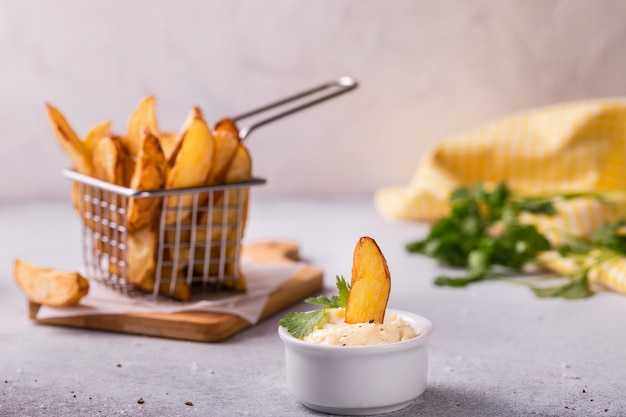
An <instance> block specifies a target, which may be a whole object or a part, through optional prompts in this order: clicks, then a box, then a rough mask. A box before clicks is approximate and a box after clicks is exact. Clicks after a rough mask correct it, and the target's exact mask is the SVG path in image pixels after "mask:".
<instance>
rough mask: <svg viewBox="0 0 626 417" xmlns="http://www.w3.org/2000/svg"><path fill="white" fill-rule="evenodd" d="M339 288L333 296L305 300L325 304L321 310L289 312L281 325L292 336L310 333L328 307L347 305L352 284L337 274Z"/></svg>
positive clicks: (309, 302)
mask: <svg viewBox="0 0 626 417" xmlns="http://www.w3.org/2000/svg"><path fill="white" fill-rule="evenodd" d="M336 285H337V290H338V295H333V296H332V297H330V298H329V297H326V296H323V295H320V296H318V297H309V298H307V299H305V300H304V302H305V303H308V304H315V305H321V306H324V307H323V308H321V309H319V310H313V311H306V312H293V313H288V314H287V315H286V316H285V317H283V318H282V319H280V321H279V322H278V324H279V325H281V326H283V327H284V328H286V329H287V331H288V332H289V333H291V335H292V336H294V337H297V338H298V339H302V338H303V337H305V336H307V335H308V334H310V333H311V332H312V331H313V329H315V328H316V327H317V326H318V325H319V324H320V322H321V321H322V319H323V318H324V313H325V312H326V309H327V308H340V307H345V306H346V302H347V300H348V292H349V291H350V284H348V283H347V282H346V280H345V279H344V278H343V276H339V275H337V283H336Z"/></svg>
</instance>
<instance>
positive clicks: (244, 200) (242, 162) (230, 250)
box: [195, 143, 252, 291]
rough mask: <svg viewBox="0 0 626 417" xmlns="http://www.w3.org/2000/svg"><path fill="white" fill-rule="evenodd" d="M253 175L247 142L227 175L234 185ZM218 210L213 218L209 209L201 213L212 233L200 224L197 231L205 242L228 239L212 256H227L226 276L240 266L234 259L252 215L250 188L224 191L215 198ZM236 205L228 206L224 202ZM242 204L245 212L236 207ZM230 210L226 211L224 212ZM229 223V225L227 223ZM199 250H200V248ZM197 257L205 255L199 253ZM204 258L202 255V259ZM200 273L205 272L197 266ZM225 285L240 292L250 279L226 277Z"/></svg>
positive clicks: (197, 238) (204, 223)
mask: <svg viewBox="0 0 626 417" xmlns="http://www.w3.org/2000/svg"><path fill="white" fill-rule="evenodd" d="M251 178H252V159H251V158H250V153H249V152H248V149H247V148H246V146H245V145H244V144H243V143H240V144H239V146H238V147H237V151H236V153H235V157H234V158H233V161H232V162H231V164H230V166H229V168H228V171H227V173H226V176H225V182H226V183H229V184H232V183H237V182H243V181H248V180H250V179H251ZM215 200H216V201H215V203H214V209H213V212H212V217H211V219H209V218H208V212H202V213H201V215H200V216H199V220H198V223H199V224H201V225H206V224H208V222H209V221H210V222H211V235H210V236H207V229H206V227H199V228H197V231H196V241H198V242H202V241H206V240H209V241H211V242H214V243H215V242H221V241H224V242H226V243H225V245H226V246H225V247H223V245H222V244H220V245H216V246H214V247H212V248H211V249H210V250H211V258H212V259H220V257H221V255H222V254H224V255H225V256H226V263H225V265H224V273H225V274H226V275H232V274H233V273H234V272H235V269H236V265H235V263H234V261H233V259H234V257H235V242H237V241H238V240H240V239H242V238H243V235H244V233H245V227H246V222H247V218H248V201H249V190H248V189H243V190H241V189H238V190H228V191H224V192H223V193H218V194H217V195H216V198H215ZM225 203H226V205H227V206H229V207H233V208H226V209H224V208H223V207H224V204H225ZM239 204H241V212H239V211H238V210H237V209H236V208H234V207H236V206H237V205H239ZM224 210H226V211H224ZM224 223H226V224H227V226H223V224H224ZM197 252H198V251H197ZM195 256H196V259H198V257H199V256H203V254H199V253H196V255H195ZM200 259H202V258H200ZM217 268H218V265H213V266H212V269H211V274H217V273H219V270H217ZM196 272H201V271H199V270H198V269H196ZM224 286H225V287H227V288H232V289H235V290H236V291H245V289H246V282H245V278H244V277H243V275H240V276H239V280H238V281H237V282H236V283H234V282H232V280H229V279H226V280H224Z"/></svg>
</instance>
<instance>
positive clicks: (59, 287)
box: [13, 259, 89, 307]
mask: <svg viewBox="0 0 626 417" xmlns="http://www.w3.org/2000/svg"><path fill="white" fill-rule="evenodd" d="M13 274H14V276H15V281H16V282H17V285H19V287H20V288H21V289H22V291H24V293H25V294H26V296H27V297H28V299H29V300H30V301H32V302H34V303H37V304H41V305H45V306H50V307H65V306H70V305H74V304H77V303H78V302H79V301H80V299H81V298H83V297H84V296H85V295H87V293H88V292H89V281H87V280H86V279H85V278H84V277H83V276H82V275H80V274H79V273H78V272H65V271H55V270H53V269H49V268H42V267H40V266H36V265H33V264H29V263H27V262H25V261H23V260H21V259H16V260H15V266H14V270H13Z"/></svg>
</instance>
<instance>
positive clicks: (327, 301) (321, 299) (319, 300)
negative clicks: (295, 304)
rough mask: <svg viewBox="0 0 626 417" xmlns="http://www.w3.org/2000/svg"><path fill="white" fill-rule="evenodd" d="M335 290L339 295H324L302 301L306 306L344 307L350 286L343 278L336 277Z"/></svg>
mask: <svg viewBox="0 0 626 417" xmlns="http://www.w3.org/2000/svg"><path fill="white" fill-rule="evenodd" d="M336 285H337V290H339V295H333V296H332V297H330V298H329V297H326V296H324V295H320V296H317V297H309V298H307V299H306V300H304V302H305V303H308V304H316V305H321V306H324V307H328V308H339V307H345V306H346V302H347V300H348V292H349V291H350V285H349V284H348V283H347V282H346V280H345V279H344V278H343V276H339V275H337V284H336Z"/></svg>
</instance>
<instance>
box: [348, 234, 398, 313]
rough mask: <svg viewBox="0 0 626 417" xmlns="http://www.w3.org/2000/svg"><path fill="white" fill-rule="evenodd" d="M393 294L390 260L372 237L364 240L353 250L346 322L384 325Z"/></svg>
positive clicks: (360, 240) (363, 238) (361, 239)
mask: <svg viewBox="0 0 626 417" xmlns="http://www.w3.org/2000/svg"><path fill="white" fill-rule="evenodd" d="M390 291H391V276H390V274H389V268H388V267H387V261H386V260H385V257H384V256H383V254H382V252H381V251H380V248H379V247H378V245H377V244H376V242H375V241H374V239H372V238H371V237H367V236H366V237H362V238H360V239H359V241H358V242H357V245H356V248H355V249H354V259H353V264H352V281H351V284H350V292H349V293H348V300H347V302H346V323H350V324H355V323H367V322H371V321H372V320H373V322H374V323H379V324H381V323H382V322H383V320H384V319H385V310H386V309H387V301H388V300H389V293H390Z"/></svg>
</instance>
